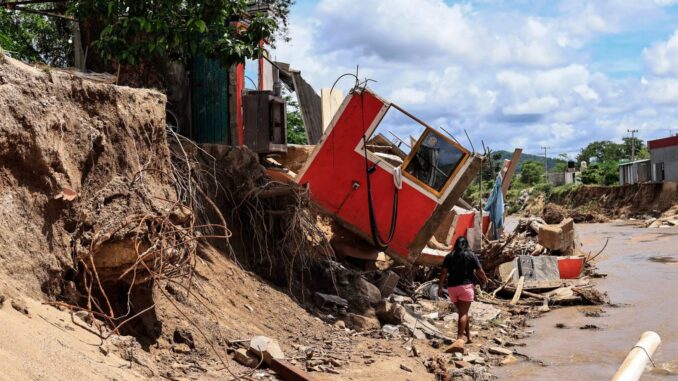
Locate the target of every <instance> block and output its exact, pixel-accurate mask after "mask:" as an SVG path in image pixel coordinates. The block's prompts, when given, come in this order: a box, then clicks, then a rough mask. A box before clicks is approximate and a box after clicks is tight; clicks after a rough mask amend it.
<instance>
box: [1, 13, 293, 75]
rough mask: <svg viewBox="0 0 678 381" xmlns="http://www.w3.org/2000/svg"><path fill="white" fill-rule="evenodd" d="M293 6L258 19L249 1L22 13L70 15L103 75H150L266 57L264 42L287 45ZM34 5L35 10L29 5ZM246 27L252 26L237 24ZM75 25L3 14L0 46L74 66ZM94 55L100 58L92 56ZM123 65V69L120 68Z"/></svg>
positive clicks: (92, 63) (32, 57) (90, 58)
mask: <svg viewBox="0 0 678 381" xmlns="http://www.w3.org/2000/svg"><path fill="white" fill-rule="evenodd" d="M292 1H293V0H259V1H258V3H259V4H263V5H268V6H270V12H259V11H251V10H250V8H249V7H248V4H249V3H250V2H249V1H247V0H210V1H203V0H66V1H54V2H45V3H42V4H22V5H21V7H16V9H21V8H23V9H27V10H31V11H36V10H37V11H43V10H49V11H50V12H51V13H62V14H63V13H66V14H68V15H70V16H73V17H75V19H76V20H77V22H78V23H79V26H80V30H81V35H82V39H83V46H85V47H86V49H87V50H88V59H87V62H88V64H89V66H90V68H93V69H95V70H97V71H110V69H111V68H113V67H115V66H117V64H122V65H132V66H138V67H141V68H143V69H144V70H145V71H146V72H148V71H149V70H150V69H152V68H153V67H154V66H160V65H162V64H164V63H166V62H170V61H179V62H186V61H187V60H188V59H189V58H191V57H195V56H197V55H203V56H206V57H208V58H213V59H217V60H219V61H221V62H222V63H223V64H224V65H225V66H230V65H231V64H233V63H236V62H243V61H244V60H245V59H247V58H254V57H258V56H259V55H260V54H261V52H262V51H261V47H260V44H259V42H260V41H262V40H264V41H267V42H268V43H270V44H273V43H274V42H275V40H276V38H277V37H279V36H282V37H284V38H286V31H287V17H288V15H289V7H290V5H291V4H292ZM27 3H29V2H27ZM242 20H247V21H248V23H247V24H243V23H240V24H238V23H236V21H242ZM74 25H75V23H74V22H72V21H68V20H64V19H59V18H52V17H45V16H42V15H34V14H30V13H27V12H20V11H18V10H16V11H6V10H4V9H2V10H0V46H2V48H3V49H4V50H7V51H10V52H16V53H18V57H19V58H22V59H27V60H34V61H35V60H41V61H44V62H46V63H48V64H51V65H56V66H65V65H68V64H72V58H71V57H72V48H71V47H70V43H69V41H70V39H71V28H72V27H73V26H74ZM92 51H94V52H96V53H98V55H99V60H97V59H96V58H97V57H96V55H93V54H89V53H92ZM113 64H116V65H113Z"/></svg>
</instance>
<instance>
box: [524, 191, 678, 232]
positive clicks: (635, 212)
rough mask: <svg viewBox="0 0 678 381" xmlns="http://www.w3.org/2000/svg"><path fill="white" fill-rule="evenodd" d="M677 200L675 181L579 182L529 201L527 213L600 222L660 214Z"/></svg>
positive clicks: (551, 220) (552, 220) (546, 217)
mask: <svg viewBox="0 0 678 381" xmlns="http://www.w3.org/2000/svg"><path fill="white" fill-rule="evenodd" d="M676 204H678V183H676V182H665V183H645V184H633V185H625V186H615V187H604V186H591V185H582V186H580V187H577V188H573V189H571V190H567V191H565V192H561V193H556V194H551V195H549V196H548V197H546V199H545V198H544V197H537V198H535V199H533V200H531V201H529V202H528V205H527V206H526V208H525V209H526V211H527V212H528V213H532V214H537V215H542V216H543V217H544V219H545V220H546V221H547V222H549V223H554V222H555V221H560V220H562V218H563V217H572V218H573V219H574V220H575V222H578V223H579V222H603V221H606V220H609V219H615V218H622V219H623V218H632V217H633V218H644V217H647V216H651V217H659V216H660V215H662V213H665V212H667V211H669V210H670V209H671V208H672V207H673V206H674V205H676Z"/></svg>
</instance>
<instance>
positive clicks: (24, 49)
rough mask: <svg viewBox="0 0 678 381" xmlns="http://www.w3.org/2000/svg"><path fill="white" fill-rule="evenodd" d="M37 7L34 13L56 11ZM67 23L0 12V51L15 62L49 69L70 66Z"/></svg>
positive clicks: (69, 42)
mask: <svg viewBox="0 0 678 381" xmlns="http://www.w3.org/2000/svg"><path fill="white" fill-rule="evenodd" d="M55 6H56V5H52V4H49V3H48V4H36V5H33V6H32V8H33V9H41V8H45V7H55ZM70 38H71V30H70V23H69V21H67V20H63V19H57V18H46V17H43V16H40V15H36V14H31V13H24V12H18V11H16V12H15V11H9V10H5V9H2V8H0V48H2V49H3V50H5V51H6V52H8V53H9V54H10V55H12V56H13V57H14V58H17V59H20V60H23V61H29V62H43V63H46V64H48V65H51V66H69V65H72V64H73V46H72V44H71V41H70Z"/></svg>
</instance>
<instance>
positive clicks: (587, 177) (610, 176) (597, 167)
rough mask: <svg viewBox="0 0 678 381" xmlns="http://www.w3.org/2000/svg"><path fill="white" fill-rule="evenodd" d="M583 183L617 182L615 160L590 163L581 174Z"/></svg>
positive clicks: (608, 183) (617, 169) (601, 183)
mask: <svg viewBox="0 0 678 381" xmlns="http://www.w3.org/2000/svg"><path fill="white" fill-rule="evenodd" d="M581 181H582V183H584V184H594V185H615V184H618V182H619V165H618V164H617V162H615V161H605V162H602V163H597V164H592V165H590V166H589V167H588V168H587V169H586V171H584V172H583V173H582V175H581Z"/></svg>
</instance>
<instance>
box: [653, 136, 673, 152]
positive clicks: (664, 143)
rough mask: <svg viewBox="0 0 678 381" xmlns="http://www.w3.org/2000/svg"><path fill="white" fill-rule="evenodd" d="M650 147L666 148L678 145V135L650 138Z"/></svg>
mask: <svg viewBox="0 0 678 381" xmlns="http://www.w3.org/2000/svg"><path fill="white" fill-rule="evenodd" d="M647 145H648V147H650V149H657V148H665V147H673V146H678V136H670V137H668V138H663V139H657V140H650V141H648V142H647Z"/></svg>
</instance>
